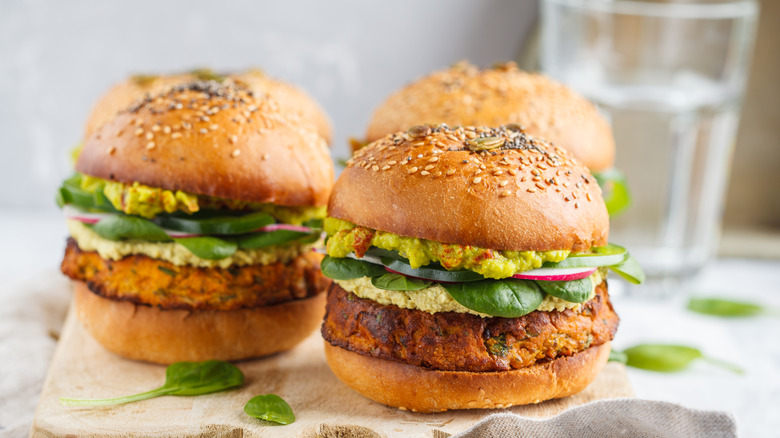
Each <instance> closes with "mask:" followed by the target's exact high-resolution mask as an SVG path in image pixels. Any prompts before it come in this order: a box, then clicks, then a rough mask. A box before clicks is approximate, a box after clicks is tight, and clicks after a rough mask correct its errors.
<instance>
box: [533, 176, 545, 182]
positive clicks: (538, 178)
mask: <svg viewBox="0 0 780 438" xmlns="http://www.w3.org/2000/svg"><path fill="white" fill-rule="evenodd" d="M531 180H532V181H541V180H542V177H541V176H535V177H533V178H531Z"/></svg>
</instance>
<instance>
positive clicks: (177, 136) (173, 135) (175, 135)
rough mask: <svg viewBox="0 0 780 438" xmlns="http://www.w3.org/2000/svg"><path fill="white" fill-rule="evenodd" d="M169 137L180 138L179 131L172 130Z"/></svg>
mask: <svg viewBox="0 0 780 438" xmlns="http://www.w3.org/2000/svg"><path fill="white" fill-rule="evenodd" d="M171 138H173V139H176V138H181V132H174V133H173V134H171Z"/></svg>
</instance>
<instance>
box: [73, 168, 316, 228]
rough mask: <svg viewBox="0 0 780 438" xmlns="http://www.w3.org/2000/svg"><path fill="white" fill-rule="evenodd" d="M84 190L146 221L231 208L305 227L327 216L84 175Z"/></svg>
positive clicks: (312, 210) (309, 209) (312, 209)
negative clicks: (98, 193)
mask: <svg viewBox="0 0 780 438" xmlns="http://www.w3.org/2000/svg"><path fill="white" fill-rule="evenodd" d="M81 188H82V189H84V190H85V191H88V192H91V193H94V192H96V191H98V190H102V191H103V194H104V195H105V196H106V199H108V200H109V201H110V202H111V204H112V205H113V206H114V207H115V208H116V209H117V210H119V211H122V212H124V213H126V214H132V215H136V216H141V217H145V218H153V217H155V216H156V215H158V214H161V213H173V212H176V211H182V212H184V213H188V214H192V213H196V212H198V211H200V210H201V209H207V210H208V209H215V210H216V209H227V210H246V211H261V212H264V213H268V214H269V215H271V216H273V217H274V218H275V219H276V220H277V221H279V222H282V223H286V224H292V225H301V224H303V223H304V222H306V221H308V220H312V219H322V218H324V217H325V207H324V206H322V207H285V206H281V205H275V204H264V203H260V202H249V201H238V200H232V199H223V198H217V197H213V196H205V195H195V194H192V193H187V192H183V191H181V190H175V191H174V190H166V189H161V188H157V187H150V186H147V185H143V184H140V183H138V182H137V181H136V182H134V183H132V184H125V183H120V182H115V181H107V180H104V179H101V178H95V177H92V176H87V175H82V176H81Z"/></svg>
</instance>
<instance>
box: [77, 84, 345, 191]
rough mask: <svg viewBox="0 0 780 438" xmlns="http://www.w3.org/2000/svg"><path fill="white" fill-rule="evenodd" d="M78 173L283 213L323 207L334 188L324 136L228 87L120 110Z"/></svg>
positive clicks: (184, 89) (264, 100) (182, 88)
mask: <svg viewBox="0 0 780 438" xmlns="http://www.w3.org/2000/svg"><path fill="white" fill-rule="evenodd" d="M76 170H77V171H78V172H81V173H83V174H85V175H90V176H95V177H99V178H103V179H107V180H111V181H118V182H122V183H128V184H130V183H133V182H139V183H141V184H145V185H148V186H152V187H159V188H163V189H167V190H182V191H185V192H189V193H194V194H199V195H207V196H216V197H220V198H226V199H234V200H241V201H254V202H269V203H275V204H278V205H283V206H319V205H325V204H326V203H327V199H328V196H329V194H330V189H331V186H332V184H333V166H332V164H331V160H330V155H329V151H328V148H327V145H326V144H325V140H323V139H322V137H320V136H319V135H318V134H317V133H315V132H314V131H313V130H310V126H304V125H301V124H299V123H295V121H293V120H290V119H289V118H288V117H287V115H286V114H285V113H284V112H283V111H281V110H280V108H279V104H278V103H277V102H276V101H275V100H274V99H272V98H270V97H268V95H266V94H258V93H255V92H253V91H252V90H250V89H249V88H246V87H244V86H242V85H239V84H238V83H235V82H228V81H225V82H221V83H220V82H217V81H195V82H190V83H184V84H179V85H174V86H172V87H169V88H167V89H166V91H162V92H161V93H159V94H156V95H150V96H147V97H146V98H145V99H143V100H140V101H137V102H136V103H134V104H133V105H132V106H129V107H127V108H125V109H123V110H122V111H119V112H118V113H115V114H114V116H113V117H112V118H111V119H110V120H107V121H106V122H105V123H103V124H102V126H100V127H99V128H97V129H96V130H95V131H93V132H92V133H91V134H90V135H89V136H88V137H87V138H86V140H85V141H84V146H83V149H82V151H81V154H80V155H79V159H78V161H77V163H76Z"/></svg>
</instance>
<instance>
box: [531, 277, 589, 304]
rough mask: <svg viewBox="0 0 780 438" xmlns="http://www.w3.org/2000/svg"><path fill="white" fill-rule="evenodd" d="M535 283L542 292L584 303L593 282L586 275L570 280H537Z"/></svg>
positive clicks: (569, 300)
mask: <svg viewBox="0 0 780 438" xmlns="http://www.w3.org/2000/svg"><path fill="white" fill-rule="evenodd" d="M536 284H537V285H539V287H540V288H541V289H542V291H544V293H546V294H548V295H552V296H554V297H556V298H560V299H562V300H565V301H568V302H570V303H584V302H585V301H588V298H590V293H591V292H593V282H592V281H590V278H588V277H586V278H583V279H581V280H572V281H537V282H536Z"/></svg>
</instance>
